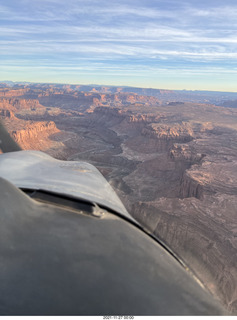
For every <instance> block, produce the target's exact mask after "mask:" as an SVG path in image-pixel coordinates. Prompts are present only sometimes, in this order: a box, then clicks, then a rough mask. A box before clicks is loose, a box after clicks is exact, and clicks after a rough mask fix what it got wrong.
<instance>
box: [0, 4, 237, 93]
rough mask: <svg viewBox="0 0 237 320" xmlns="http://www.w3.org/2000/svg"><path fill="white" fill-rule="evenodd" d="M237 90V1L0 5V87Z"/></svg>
mask: <svg viewBox="0 0 237 320" xmlns="http://www.w3.org/2000/svg"><path fill="white" fill-rule="evenodd" d="M3 80H13V81H32V82H63V83H79V84H105V85H129V86H141V87H153V88H167V89H193V90H195V89H201V90H219V91H237V2H236V1H229V0H226V1H219V0H215V1H213V0H206V1H203V0H199V1H197V0H181V1H179V0H177V1H174V0H173V1H172V0H164V1H162V0H144V1H143V0H126V1H125V0H124V1H123V0H117V1H112V0H84V1H81V0H67V1H65V0H63V1H62V0H7V1H6V0H4V1H3V0H0V81H3Z"/></svg>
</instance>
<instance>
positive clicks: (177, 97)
mask: <svg viewBox="0 0 237 320" xmlns="http://www.w3.org/2000/svg"><path fill="white" fill-rule="evenodd" d="M4 87H11V88H12V89H14V88H15V89H20V88H22V89H23V88H30V89H46V88H51V89H52V91H53V90H54V89H58V90H60V91H61V92H63V93H65V92H70V91H72V90H74V91H79V92H94V93H104V94H117V93H133V94H137V95H142V96H152V97H156V98H157V99H159V100H160V101H161V102H162V103H170V102H197V103H205V104H214V105H219V106H225V107H231V108H235V107H237V92H220V91H200V90H194V91H192V90H164V89H153V88H138V87H127V86H109V85H108V86H107V85H104V86H101V85H94V84H93V85H80V84H78V85H75V84H57V83H52V84H49V83H31V82H13V81H0V88H4Z"/></svg>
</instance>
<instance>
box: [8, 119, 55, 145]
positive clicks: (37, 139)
mask: <svg viewBox="0 0 237 320" xmlns="http://www.w3.org/2000/svg"><path fill="white" fill-rule="evenodd" d="M10 133H11V135H12V137H13V138H14V140H15V141H16V142H17V143H18V144H19V145H20V147H21V148H22V149H25V150H42V151H45V150H47V149H50V148H52V147H53V142H52V141H51V140H50V136H52V135H56V134H58V133H60V130H58V129H57V128H56V126H55V123H54V122H52V121H50V122H36V123H34V124H28V125H27V126H26V127H24V129H18V130H12V131H11V132H10Z"/></svg>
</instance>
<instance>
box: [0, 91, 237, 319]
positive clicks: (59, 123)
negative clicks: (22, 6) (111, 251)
mask: <svg viewBox="0 0 237 320" xmlns="http://www.w3.org/2000/svg"><path fill="white" fill-rule="evenodd" d="M117 89H118V91H115V92H111V88H106V87H103V93H102V92H98V88H97V89H96V88H94V90H93V88H90V89H89V90H90V92H81V91H78V90H79V89H78V88H71V87H65V88H61V89H59V88H54V87H53V86H51V87H50V88H49V87H47V86H46V85H45V87H43V88H42V87H36V88H34V89H30V90H29V88H28V89H26V88H25V89H24V88H23V89H19V90H15V96H14V92H12V91H14V90H10V89H7V88H5V89H4V90H3V89H1V90H2V91H1V92H0V110H2V111H0V114H1V118H3V119H4V121H5V124H6V125H7V127H8V129H9V131H10V132H11V134H12V135H13V137H14V138H15V139H16V140H17V141H18V143H19V144H20V145H21V146H22V147H23V148H24V149H39V150H43V151H46V152H47V153H49V154H51V155H54V156H55V157H57V158H59V159H68V160H85V161H88V162H90V163H92V164H94V165H95V166H97V167H98V168H99V170H100V171H101V172H102V173H103V174H104V176H105V177H106V178H107V180H108V181H109V182H110V184H111V185H112V186H113V187H114V189H115V190H116V192H117V193H118V194H119V196H120V197H121V199H122V201H123V202H124V204H125V205H126V207H127V209H128V211H129V212H130V213H131V214H132V215H133V216H134V217H135V218H136V219H137V220H138V221H140V222H141V223H142V224H144V225H145V226H146V227H147V228H148V229H149V230H150V231H151V232H153V233H154V234H156V235H157V236H158V237H160V238H161V239H162V240H163V241H164V242H165V243H167V244H168V245H169V246H170V247H171V248H172V249H173V250H174V251H175V252H176V253H177V254H178V255H179V256H181V257H182V259H183V260H184V261H185V262H186V263H187V265H188V266H190V268H191V269H192V270H193V271H194V272H195V273H196V275H197V276H198V277H199V278H200V279H201V281H203V283H204V284H205V285H206V286H207V287H208V288H209V290H210V291H211V292H213V293H214V294H215V295H216V296H217V297H218V298H219V299H220V300H221V301H222V302H223V303H224V304H225V306H227V307H228V309H229V310H230V311H233V312H235V313H236V312H237V289H236V288H237V266H236V258H235V257H236V254H237V241H236V239H237V222H236V221H237V220H236V215H237V211H236V208H237V160H236V159H237V109H234V108H224V107H217V106H214V105H210V104H209V105H206V104H200V103H186V102H182V103H179V102H177V101H176V102H175V101H172V102H171V103H166V104H164V105H161V104H160V100H158V99H157V97H156V98H152V97H145V96H144V95H142V96H139V94H137V93H136V92H134V93H132V94H130V93H126V94H125V93H122V92H119V88H117ZM8 90H9V92H8ZM101 90H102V89H101ZM120 91H121V90H120ZM168 94H171V93H170V92H160V93H159V95H160V96H161V95H163V96H166V97H167V95H168ZM159 99H160V98H159Z"/></svg>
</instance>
